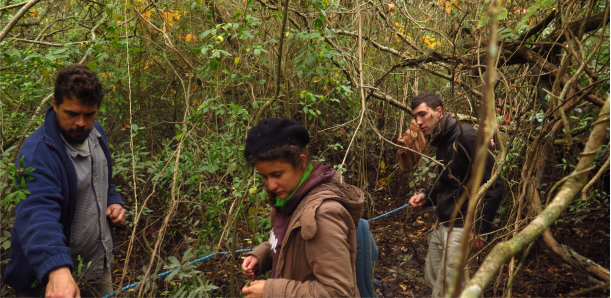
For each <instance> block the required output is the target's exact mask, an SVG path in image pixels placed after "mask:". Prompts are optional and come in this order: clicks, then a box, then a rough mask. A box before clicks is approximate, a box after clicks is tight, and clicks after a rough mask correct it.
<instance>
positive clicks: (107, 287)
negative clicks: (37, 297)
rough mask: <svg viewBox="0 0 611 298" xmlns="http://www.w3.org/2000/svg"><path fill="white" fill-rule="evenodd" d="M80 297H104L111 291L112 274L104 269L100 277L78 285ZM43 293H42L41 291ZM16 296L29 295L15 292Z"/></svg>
mask: <svg viewBox="0 0 611 298" xmlns="http://www.w3.org/2000/svg"><path fill="white" fill-rule="evenodd" d="M79 290H80V291H81V297H83V298H85V297H104V296H106V295H108V294H110V293H112V292H113V291H112V275H111V274H110V271H107V270H104V275H102V276H101V277H100V278H94V279H89V280H87V281H85V282H84V285H82V286H80V287H79ZM43 294H44V293H43ZM17 297H30V296H27V295H24V294H21V293H19V292H17Z"/></svg>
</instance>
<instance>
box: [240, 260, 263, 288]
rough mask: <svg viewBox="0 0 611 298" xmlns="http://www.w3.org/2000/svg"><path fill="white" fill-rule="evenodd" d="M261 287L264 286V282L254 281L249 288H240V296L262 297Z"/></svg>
mask: <svg viewBox="0 0 611 298" xmlns="http://www.w3.org/2000/svg"><path fill="white" fill-rule="evenodd" d="M255 259H256V258H255ZM263 286H265V281H264V280H255V281H253V282H252V283H251V284H250V286H245V287H243V288H242V295H244V297H246V298H255V297H263Z"/></svg>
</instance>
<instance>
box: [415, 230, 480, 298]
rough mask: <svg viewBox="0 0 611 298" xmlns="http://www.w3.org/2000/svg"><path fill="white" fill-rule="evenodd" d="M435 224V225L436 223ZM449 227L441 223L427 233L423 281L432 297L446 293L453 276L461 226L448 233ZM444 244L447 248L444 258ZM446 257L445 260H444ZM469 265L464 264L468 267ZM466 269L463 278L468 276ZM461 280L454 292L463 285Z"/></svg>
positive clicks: (458, 292) (461, 231)
mask: <svg viewBox="0 0 611 298" xmlns="http://www.w3.org/2000/svg"><path fill="white" fill-rule="evenodd" d="M436 226H437V225H436ZM448 231H449V229H448V228H447V227H446V226H444V225H443V224H439V225H438V227H433V229H432V231H431V232H430V234H429V251H428V254H427V256H426V265H425V269H424V270H425V271H424V283H425V284H426V285H427V286H428V287H429V288H430V289H431V290H432V291H433V294H432V297H443V296H445V294H446V293H447V291H448V289H449V287H450V284H451V283H452V277H453V276H454V263H455V260H456V256H457V255H458V254H459V253H460V251H459V249H460V239H461V238H462V233H463V228H457V227H454V229H453V230H452V233H450V235H448ZM446 244H447V245H448V246H449V247H448V249H447V258H446ZM446 259H447V262H446ZM444 264H445V266H444ZM468 267H469V266H466V268H468ZM468 273H469V271H468V269H466V270H465V279H466V278H468V276H469V275H468ZM464 285H465V283H464V282H463V283H462V285H461V286H460V289H458V291H457V292H456V294H457V295H458V294H460V290H461V289H462V288H463V287H464Z"/></svg>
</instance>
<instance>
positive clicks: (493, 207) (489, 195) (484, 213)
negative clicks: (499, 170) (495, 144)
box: [475, 154, 505, 234]
mask: <svg viewBox="0 0 611 298" xmlns="http://www.w3.org/2000/svg"><path fill="white" fill-rule="evenodd" d="M493 167H494V157H493V156H492V155H491V154H488V157H487V158H486V168H485V171H484V177H483V179H482V184H484V183H486V182H488V180H490V177H491V176H492V169H493ZM504 190H505V183H504V182H503V178H502V177H500V176H499V177H498V179H497V180H496V181H495V183H494V184H493V185H492V186H491V187H490V188H489V189H488V191H487V192H486V194H485V195H484V198H483V202H482V204H481V206H480V207H479V210H478V211H479V212H478V213H477V215H478V216H477V218H476V219H477V221H476V222H475V227H476V229H478V230H476V231H479V232H478V233H479V234H485V233H488V232H490V230H491V228H492V222H493V221H494V217H495V216H496V211H497V209H498V208H499V206H500V205H501V201H502V200H503V193H504Z"/></svg>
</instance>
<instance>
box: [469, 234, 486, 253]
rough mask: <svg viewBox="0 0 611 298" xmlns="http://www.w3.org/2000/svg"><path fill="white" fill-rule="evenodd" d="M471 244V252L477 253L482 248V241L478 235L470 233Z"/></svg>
mask: <svg viewBox="0 0 611 298" xmlns="http://www.w3.org/2000/svg"><path fill="white" fill-rule="evenodd" d="M470 235H471V243H473V246H472V250H473V251H475V252H477V251H480V250H481V249H482V248H484V239H483V238H482V237H480V236H478V235H475V234H473V233H470Z"/></svg>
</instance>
